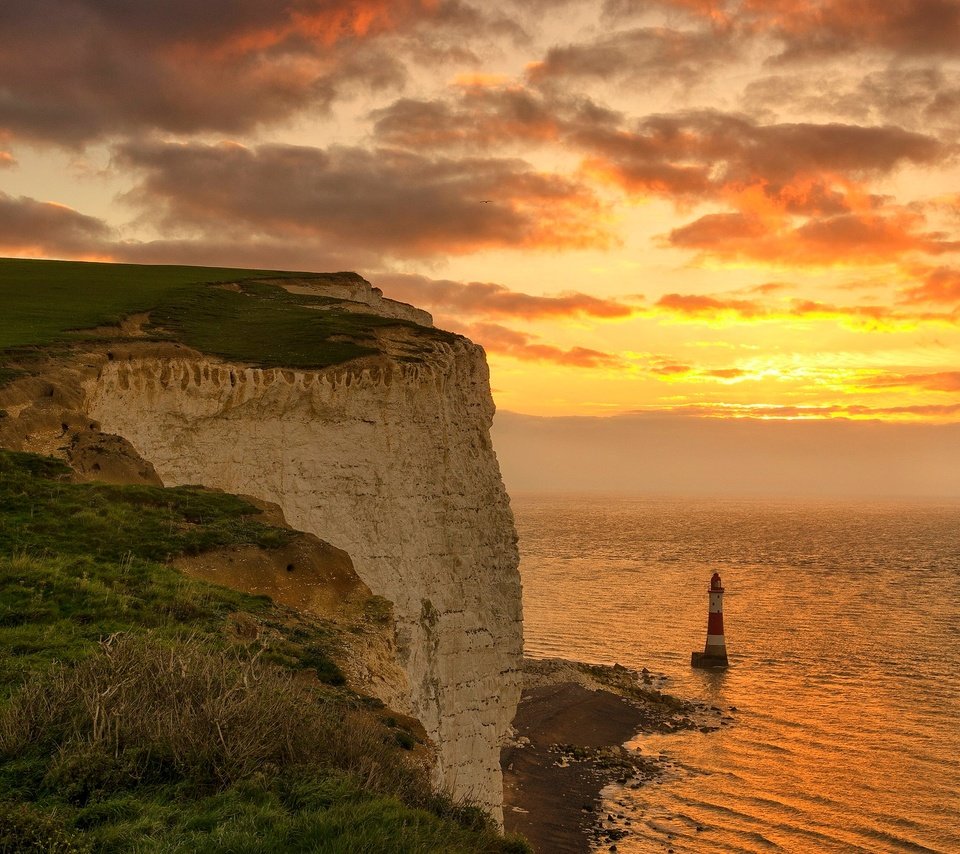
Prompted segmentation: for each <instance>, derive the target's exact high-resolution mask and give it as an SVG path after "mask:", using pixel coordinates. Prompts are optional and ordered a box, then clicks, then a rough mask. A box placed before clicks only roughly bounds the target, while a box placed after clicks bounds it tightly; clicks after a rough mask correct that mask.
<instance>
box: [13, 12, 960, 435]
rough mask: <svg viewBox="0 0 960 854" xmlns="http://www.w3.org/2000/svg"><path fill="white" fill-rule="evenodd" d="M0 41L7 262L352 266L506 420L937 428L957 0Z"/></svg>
mask: <svg viewBox="0 0 960 854" xmlns="http://www.w3.org/2000/svg"><path fill="white" fill-rule="evenodd" d="M0 33H2V38H0V254H5V255H19V256H25V257H51V258H80V259H82V258H87V259H115V260H122V261H133V262H144V263H146V262H150V263H155V262H160V263H195V264H216V265H231V266H258V267H272V268H284V269H304V270H318V271H324V270H341V269H346V270H356V271H358V272H360V273H362V274H363V275H365V276H366V277H367V278H369V279H370V280H371V281H372V282H374V283H375V284H377V285H379V286H380V287H381V288H383V290H384V292H385V293H386V295H387V296H391V297H394V298H397V299H402V300H405V301H409V302H413V303H416V304H417V305H420V306H423V307H424V308H427V309H429V310H430V311H432V312H433V313H434V315H435V317H436V320H437V323H438V325H441V326H444V327H446V328H449V329H453V330H455V331H459V332H463V333H465V334H467V335H469V336H470V337H471V338H473V339H474V340H476V341H478V342H479V343H481V344H483V345H484V347H485V348H486V350H487V353H488V356H489V360H490V365H491V374H492V383H493V386H494V394H495V397H496V400H497V403H498V406H499V407H500V409H501V410H510V411H513V412H518V413H525V414H529V415H554V416H555V415H564V416H571V415H581V416H595V415H607V414H619V413H636V412H643V413H647V412H649V413H658V414H663V413H666V414H670V415H671V416H672V415H687V416H689V415H700V416H703V415H708V416H721V417H725V418H729V417H735V416H736V417H743V416H750V417H754V418H777V419H781V418H782V419H787V418H838V417H839V418H854V419H881V420H891V421H920V422H925V423H940V424H942V423H945V422H958V421H960V359H958V356H960V159H958V155H960V147H958V140H960V135H958V130H960V2H958V0H875V2H870V0H763V2H761V0H742V2H734V0H731V2H723V0H716V2H712V0H606V2H583V0H568V2H564V0H523V2H510V0H503V2H471V0H419V2H416V1H415V0H406V2H404V0H398V2H386V0H383V1H382V2H376V1H375V0H374V1H373V2H346V0H327V1H326V2H320V0H290V2H276V0H233V2H228V0H205V2H196V0H171V2H166V3H162V4H161V3H127V2H119V0H32V2H29V3H4V4H2V5H0Z"/></svg>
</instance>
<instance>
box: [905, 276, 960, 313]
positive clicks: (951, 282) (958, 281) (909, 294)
mask: <svg viewBox="0 0 960 854" xmlns="http://www.w3.org/2000/svg"><path fill="white" fill-rule="evenodd" d="M921 278H922V282H921V284H919V285H917V286H916V287H913V288H909V289H908V290H907V291H906V292H905V293H904V294H903V301H904V302H906V303H913V304H916V303H943V304H947V305H950V304H952V305H957V306H960V269H958V268H956V267H936V268H934V269H931V270H925V271H923V272H922V274H921Z"/></svg>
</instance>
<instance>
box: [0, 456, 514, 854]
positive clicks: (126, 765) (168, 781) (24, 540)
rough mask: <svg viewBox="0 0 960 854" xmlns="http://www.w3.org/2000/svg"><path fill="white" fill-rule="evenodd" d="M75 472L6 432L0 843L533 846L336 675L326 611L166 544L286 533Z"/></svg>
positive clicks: (232, 502) (333, 636)
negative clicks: (205, 567) (448, 791)
mask: <svg viewBox="0 0 960 854" xmlns="http://www.w3.org/2000/svg"><path fill="white" fill-rule="evenodd" d="M67 475H68V470H67V469H66V467H65V466H64V465H63V464H62V463H60V462H58V461H56V460H53V459H49V458H44V457H38V456H35V455H32V454H20V453H11V452H6V451H0V852H27V851H46V852H87V851H89V852H129V851H143V852H147V851H149V852H180V851H182V852H251V854H252V852H300V851H303V852H307V851H310V852H366V851H377V852H434V851H446V852H460V851H463V852H478V854H479V852H523V851H529V848H528V847H527V846H526V844H525V843H523V842H522V841H519V840H517V839H504V838H502V837H500V836H498V835H497V833H496V832H495V831H494V829H493V828H492V827H491V825H490V822H489V818H488V817H486V816H485V815H484V814H483V813H481V812H480V811H479V810H476V809H474V808H470V807H465V806H462V805H457V804H454V803H452V802H451V801H450V800H449V799H448V798H445V797H443V796H442V795H439V794H437V793H436V792H435V791H433V790H432V788H431V786H430V784H429V781H428V779H427V775H426V773H425V772H424V771H423V770H422V769H420V768H418V767H417V766H415V765H414V764H413V763H411V762H410V761H409V760H408V757H409V753H408V752H407V751H406V750H405V749H404V748H408V747H410V746H411V743H412V739H411V736H410V734H409V732H407V731H405V730H403V729H402V728H401V727H400V726H399V725H398V724H397V722H396V721H394V720H392V719H391V718H383V717H382V715H378V714H376V713H375V710H376V709H377V707H378V705H379V704H377V703H376V702H375V701H371V700H369V699H368V698H363V697H361V696H358V695H356V694H353V693H352V692H350V691H349V690H347V689H345V688H344V687H342V686H341V685H338V684H337V683H339V682H342V677H340V676H339V672H338V671H337V670H336V666H335V665H333V664H332V661H330V653H331V652H332V651H333V650H334V648H335V646H336V644H337V642H338V641H337V633H338V631H339V630H338V629H337V628H336V627H334V626H332V625H331V624H326V623H323V622H322V621H319V620H314V619H308V618H305V617H303V616H302V615H300V616H297V615H295V614H292V613H291V612H288V611H284V610H282V609H278V608H275V607H274V606H273V605H272V604H271V603H270V602H269V600H267V599H265V598H263V597H253V596H247V595H244V594H241V593H237V592H235V591H231V590H227V589H224V588H219V587H215V586H212V585H208V584H203V583H201V582H197V581H193V580H190V579H187V578H185V577H184V576H182V575H181V574H179V573H178V572H176V571H175V570H173V569H172V568H171V567H170V566H169V565H167V564H166V563H165V561H166V560H167V559H169V558H170V557H172V556H175V555H178V554H183V553H188V552H195V551H201V550H204V549H208V548H213V547H216V546H222V545H228V544H256V545H259V546H261V547H264V548H271V547H273V546H277V545H280V544H282V543H283V542H285V541H286V538H288V537H289V536H291V534H290V533H289V532H288V531H286V530H284V529H279V528H274V527H272V526H270V525H267V524H264V523H263V522H262V521H260V520H259V519H258V515H259V514H258V511H257V510H256V509H255V508H253V507H251V506H250V505H248V504H247V503H246V502H244V501H242V500H241V499H238V498H236V497H234V496H230V495H225V494H222V493H215V492H208V491H205V490H202V489H199V488H190V487H186V488H177V489H163V488H158V487H145V486H125V487H114V486H106V485H102V484H76V483H71V482H69V480H67ZM251 626H254V627H256V631H253V632H252V633H251V632H249V631H245V630H244V631H240V629H244V627H246V629H249V628H250V627H251ZM308 668H309V669H310V670H309V672H310V673H313V672H314V670H315V671H316V672H317V673H318V674H319V675H320V676H321V678H325V679H326V681H327V683H328V684H323V683H322V682H318V681H317V680H315V679H310V678H305V677H304V675H300V676H298V675H297V674H298V673H300V674H302V672H303V671H307V670H308Z"/></svg>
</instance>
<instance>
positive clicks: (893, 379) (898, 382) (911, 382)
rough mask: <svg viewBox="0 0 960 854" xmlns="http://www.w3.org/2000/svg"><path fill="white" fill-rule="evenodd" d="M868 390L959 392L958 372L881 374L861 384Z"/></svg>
mask: <svg viewBox="0 0 960 854" xmlns="http://www.w3.org/2000/svg"><path fill="white" fill-rule="evenodd" d="M863 385H864V386H866V387H870V388H891V389H903V388H914V389H922V390H925V391H944V392H952V393H956V392H960V371H938V372H936V373H929V374H881V375H880V376H876V377H871V378H870V379H868V380H866V381H865V382H864V383H863Z"/></svg>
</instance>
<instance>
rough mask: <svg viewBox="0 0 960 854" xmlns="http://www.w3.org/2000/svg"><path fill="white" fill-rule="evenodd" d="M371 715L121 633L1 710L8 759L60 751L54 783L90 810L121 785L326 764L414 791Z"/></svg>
mask: <svg viewBox="0 0 960 854" xmlns="http://www.w3.org/2000/svg"><path fill="white" fill-rule="evenodd" d="M384 732H385V730H384V728H383V727H382V725H381V724H379V723H378V722H377V721H376V720H375V719H374V718H373V717H372V716H371V715H369V714H366V713H364V712H362V711H358V710H353V709H351V708H350V707H349V705H347V704H345V703H343V702H342V701H334V700H330V699H325V697H324V695H323V694H322V693H320V692H318V691H317V690H316V689H314V688H311V687H310V686H309V685H306V684H305V683H303V682H302V681H299V680H297V679H295V678H294V677H293V676H292V674H290V673H289V672H288V671H286V670H284V669H282V668H279V667H276V666H274V665H270V664H267V663H264V662H263V661H262V660H261V658H260V657H259V656H254V657H253V658H248V659H244V658H243V657H241V656H240V654H239V653H237V652H235V651H234V652H225V651H219V650H211V649H209V648H208V647H206V646H205V645H204V644H203V643H202V642H201V641H200V640H198V639H197V638H193V639H188V640H186V641H179V642H172V643H171V642H164V641H162V640H160V639H159V638H158V637H157V636H155V635H153V634H150V633H147V634H146V635H143V636H132V635H117V636H113V637H111V638H110V639H109V640H107V641H105V642H103V643H102V644H101V650H100V652H99V654H97V655H95V656H92V657H90V658H88V659H86V660H83V661H81V662H79V663H78V664H77V665H76V666H75V667H60V668H56V669H54V670H53V671H52V672H51V673H50V674H48V676H47V677H46V678H45V679H38V680H33V681H31V682H29V683H27V684H26V685H25V686H24V687H23V688H22V689H21V690H20V691H19V692H18V693H17V694H15V695H14V696H13V697H12V699H11V701H10V703H9V704H8V705H7V706H6V707H5V708H4V709H3V710H2V711H0V753H2V754H3V755H4V756H6V757H11V758H12V757H14V756H17V755H21V754H24V753H26V752H29V751H30V750H32V749H36V748H40V749H44V748H45V749H47V750H50V751H59V753H58V756H57V759H56V761H55V762H54V763H52V765H51V768H50V771H49V774H48V783H49V785H50V786H53V787H56V788H58V789H63V790H69V791H70V792H71V793H72V796H73V797H72V798H71V799H72V800H74V801H75V802H84V801H85V800H86V798H88V797H89V796H90V795H91V794H92V793H93V792H97V791H105V790H109V789H111V788H114V787H117V786H120V785H122V784H123V781H125V780H129V781H133V780H141V781H162V780H169V781H175V780H187V781H190V782H192V783H194V784H196V785H200V786H212V787H214V788H224V787H226V786H228V785H230V784H232V783H235V782H237V781H240V780H243V779H246V778H249V777H250V776H251V775H253V774H255V773H258V772H259V773H270V772H276V770H277V769H280V768H282V767H286V766H290V765H298V764H310V765H321V764H322V765H325V766H327V767H333V768H336V769H339V770H341V771H344V772H347V773H349V774H352V775H354V776H356V777H357V778H358V779H360V780H361V781H362V783H363V785H364V786H365V787H366V788H369V789H371V790H373V791H379V792H387V793H392V794H399V795H408V794H409V793H410V792H415V791H417V790H419V789H421V788H422V787H423V786H424V783H423V776H424V772H423V771H422V769H420V768H419V767H417V766H415V765H413V764H412V763H409V762H406V761H404V760H403V759H402V757H400V756H398V755H397V753H396V751H395V749H392V750H391V749H390V748H388V747H387V746H386V745H385V744H384V741H385V739H384Z"/></svg>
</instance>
